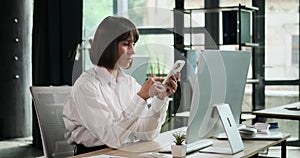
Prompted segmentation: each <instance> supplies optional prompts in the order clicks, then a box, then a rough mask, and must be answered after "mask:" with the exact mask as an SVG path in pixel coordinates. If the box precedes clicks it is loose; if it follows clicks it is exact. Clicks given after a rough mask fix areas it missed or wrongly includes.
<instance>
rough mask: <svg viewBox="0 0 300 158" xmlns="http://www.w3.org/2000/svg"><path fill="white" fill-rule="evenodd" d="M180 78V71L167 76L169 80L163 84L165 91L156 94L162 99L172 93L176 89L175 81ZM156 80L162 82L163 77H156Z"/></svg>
mask: <svg viewBox="0 0 300 158" xmlns="http://www.w3.org/2000/svg"><path fill="white" fill-rule="evenodd" d="M179 79H180V73H177V74H176V75H173V76H171V77H170V78H169V81H168V82H167V83H166V84H165V85H164V86H165V88H166V91H164V92H161V93H159V94H158V95H157V96H158V98H160V99H164V98H165V97H167V96H170V95H172V94H174V93H175V92H176V90H177V87H178V85H177V82H178V81H179ZM155 80H156V81H160V82H162V81H163V80H164V79H162V78H156V79H155Z"/></svg>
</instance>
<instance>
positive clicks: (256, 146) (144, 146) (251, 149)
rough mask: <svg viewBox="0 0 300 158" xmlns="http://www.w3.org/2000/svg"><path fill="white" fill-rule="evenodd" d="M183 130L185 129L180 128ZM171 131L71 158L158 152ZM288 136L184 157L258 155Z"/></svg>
mask: <svg viewBox="0 0 300 158" xmlns="http://www.w3.org/2000/svg"><path fill="white" fill-rule="evenodd" d="M182 129H183V130H184V129H185V128H182ZM172 133H173V131H168V132H164V133H161V134H160V135H159V136H158V137H157V138H156V139H155V140H153V141H146V142H136V143H129V144H126V145H124V146H123V147H122V148H120V149H110V148H107V149H102V150H98V151H94V152H90V153H86V154H82V155H77V156H73V157H72V158H79V157H89V156H96V155H101V154H106V155H114V156H124V157H130V158H132V157H133V158H134V157H136V156H137V155H138V154H140V153H143V152H150V151H158V149H160V148H163V147H165V146H168V145H170V140H169V139H170V138H172ZM289 137H290V135H289V134H285V135H284V137H283V138H282V139H278V140H243V143H244V146H245V148H244V150H243V151H241V152H239V153H236V154H234V155H224V154H209V153H200V152H197V151H196V152H194V153H191V154H188V155H187V156H186V157H188V158H193V157H195V158H196V157H197V158H199V157H205V158H210V157H222V158H240V157H250V156H253V155H256V154H258V153H259V152H260V151H263V150H265V149H267V148H269V147H271V146H274V145H276V144H279V143H281V142H283V141H285V140H286V139H287V138H289ZM209 139H210V140H212V141H213V142H214V143H213V146H216V147H229V143H228V141H227V140H217V139H214V138H209ZM166 155H167V157H170V158H171V157H172V156H171V154H166Z"/></svg>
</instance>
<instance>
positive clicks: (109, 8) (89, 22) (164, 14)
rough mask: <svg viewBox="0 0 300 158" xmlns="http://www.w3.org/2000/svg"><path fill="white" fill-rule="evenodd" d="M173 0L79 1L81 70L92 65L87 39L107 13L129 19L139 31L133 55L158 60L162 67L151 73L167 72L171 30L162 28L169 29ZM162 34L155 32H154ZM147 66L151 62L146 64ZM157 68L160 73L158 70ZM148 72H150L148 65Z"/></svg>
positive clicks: (170, 59) (151, 60) (172, 39)
mask: <svg viewBox="0 0 300 158" xmlns="http://www.w3.org/2000/svg"><path fill="white" fill-rule="evenodd" d="M174 6H175V1H174V0H164V1H158V0H155V1H154V0H116V1H112V0H110V1H107V0H84V1H83V25H84V26H83V39H84V41H83V46H82V47H83V55H82V56H83V65H84V68H83V69H84V70H85V69H88V68H89V67H91V66H92V64H91V63H90V59H89V55H88V49H89V48H90V45H89V42H88V39H90V38H93V36H94V32H95V30H96V29H97V26H98V24H99V23H100V22H101V21H102V19H103V18H105V17H106V16H108V15H113V12H114V10H115V12H116V15H119V16H124V17H127V18H129V19H130V20H131V21H133V22H134V23H135V25H136V26H137V27H138V29H139V30H140V39H139V41H138V42H137V44H136V50H135V52H136V54H137V55H147V56H150V62H152V63H156V62H159V63H161V64H162V65H163V66H162V67H161V68H157V64H152V65H154V66H153V67H154V68H153V70H154V71H155V73H164V72H166V73H167V72H168V70H169V68H170V66H171V65H173V63H174V49H173V46H172V45H173V43H174V38H173V33H172V31H166V30H170V29H171V28H173V11H172V10H173V8H174ZM161 31H162V32H163V33H158V32H161ZM150 65H151V64H150ZM158 70H159V71H161V72H158ZM148 73H150V68H149V71H148Z"/></svg>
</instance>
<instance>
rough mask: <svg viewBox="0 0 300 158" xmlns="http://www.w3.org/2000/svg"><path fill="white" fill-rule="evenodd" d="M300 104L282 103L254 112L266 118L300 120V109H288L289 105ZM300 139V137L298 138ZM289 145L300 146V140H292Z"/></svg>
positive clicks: (298, 104) (298, 103)
mask: <svg viewBox="0 0 300 158" xmlns="http://www.w3.org/2000/svg"><path fill="white" fill-rule="evenodd" d="M296 106H300V102H296V103H292V104H287V105H282V106H278V107H274V108H269V109H264V110H258V111H254V112H253V114H254V115H256V116H259V117H265V118H278V119H290V120H299V121H300V110H287V109H285V108H288V107H296ZM298 137H300V123H299V134H298ZM298 139H299V138H298ZM289 145H295V146H300V141H299V140H298V141H296V142H292V143H290V144H289Z"/></svg>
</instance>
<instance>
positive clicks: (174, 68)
mask: <svg viewBox="0 0 300 158" xmlns="http://www.w3.org/2000/svg"><path fill="white" fill-rule="evenodd" d="M184 64H185V61H184V60H177V61H176V62H175V64H174V65H173V66H172V69H171V70H170V72H169V73H168V75H167V77H166V78H165V80H164V81H163V82H162V84H166V83H167V82H168V81H169V79H170V77H171V76H173V75H176V73H177V72H180V71H181V69H182V68H183V66H184Z"/></svg>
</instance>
